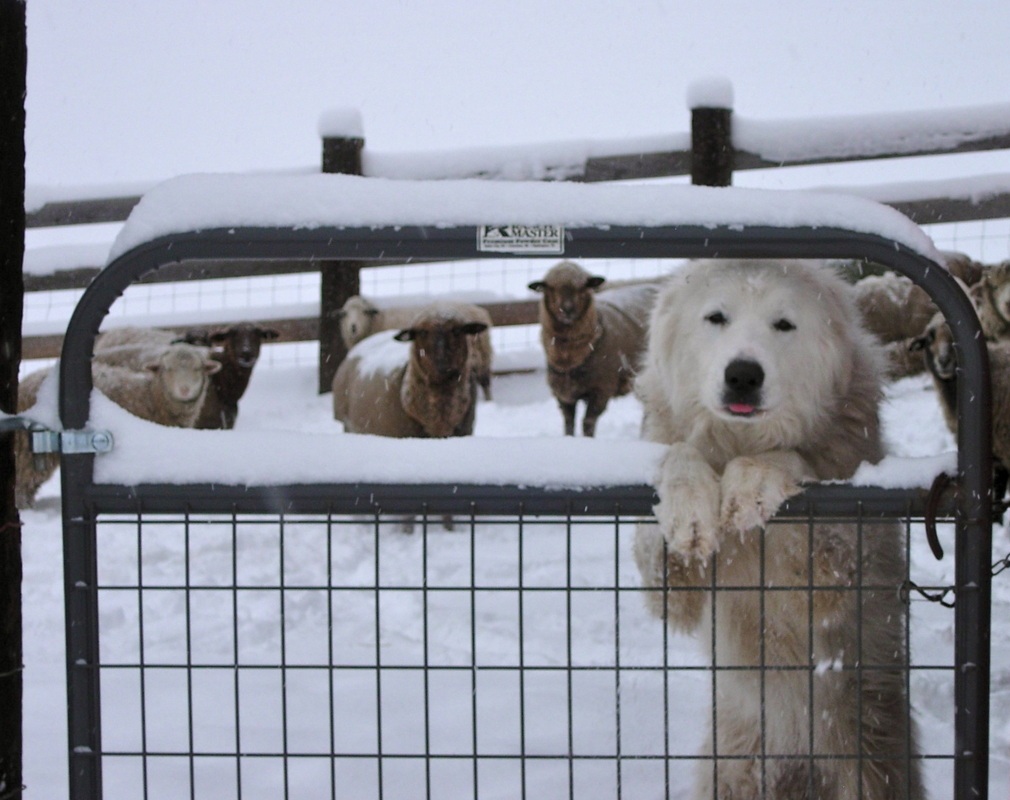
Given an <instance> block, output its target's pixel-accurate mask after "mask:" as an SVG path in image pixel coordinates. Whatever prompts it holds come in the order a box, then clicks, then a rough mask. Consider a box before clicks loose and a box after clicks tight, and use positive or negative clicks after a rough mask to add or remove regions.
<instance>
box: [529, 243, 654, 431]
mask: <svg viewBox="0 0 1010 800" xmlns="http://www.w3.org/2000/svg"><path fill="white" fill-rule="evenodd" d="M604 280H605V279H604V278H603V277H601V276H599V275H591V274H590V273H589V272H587V271H586V270H584V269H583V268H582V267H580V266H579V265H578V264H576V263H574V262H572V261H562V262H560V263H558V264H555V265H554V266H553V267H551V269H550V270H548V272H547V274H546V275H544V277H543V279H542V280H539V281H533V282H532V283H531V284H530V285H529V288H530V289H532V290H533V291H535V292H540V293H541V294H542V297H541V300H540V341H541V342H542V343H543V346H544V351H545V352H546V354H547V384H548V385H549V386H550V388H551V392H552V393H553V395H554V397H555V398H556V399H557V401H558V405H559V406H560V408H561V414H562V416H563V417H564V424H565V435H567V436H573V435H574V434H575V409H576V405H577V404H578V403H579V402H580V401H583V402H585V404H586V413H585V417H584V418H583V420H582V433H583V435H585V436H592V435H593V434H594V433H595V432H596V421H597V419H598V418H599V416H600V414H602V413H603V412H604V410H605V409H606V408H607V404H608V403H609V402H610V399H611V398H613V397H618V396H620V395H625V394H627V393H628V392H630V391H631V386H632V381H633V378H634V375H635V371H636V370H637V368H638V363H639V359H640V358H641V355H642V352H643V351H644V349H645V340H646V327H647V325H648V317H649V312H650V310H651V307H652V303H653V301H654V299H655V296H656V286H655V285H654V284H646V285H640V286H628V287H622V288H620V289H613V290H610V291H607V292H601V293H597V289H598V288H599V287H600V286H601V285H602V284H603V283H604Z"/></svg>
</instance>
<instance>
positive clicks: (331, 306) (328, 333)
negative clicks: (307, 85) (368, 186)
mask: <svg viewBox="0 0 1010 800" xmlns="http://www.w3.org/2000/svg"><path fill="white" fill-rule="evenodd" d="M322 138H323V172H330V173H340V174H342V175H360V174H361V151H362V149H364V146H365V140H364V138H362V137H360V136H329V135H326V134H325V133H324V135H323V137H322ZM360 292H361V268H360V265H359V264H358V262H356V261H324V262H322V264H320V290H319V394H325V393H326V392H329V391H330V390H331V388H332V385H333V376H334V375H335V374H336V372H337V367H339V366H340V362H341V361H343V360H344V357H345V356H346V355H347V348H346V347H345V346H344V341H343V339H341V338H340V321H339V320H338V319H337V314H338V313H339V311H340V309H341V307H342V306H343V305H344V302H345V301H346V300H347V298H349V297H352V296H353V295H356V294H360Z"/></svg>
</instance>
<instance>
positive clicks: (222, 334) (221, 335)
mask: <svg viewBox="0 0 1010 800" xmlns="http://www.w3.org/2000/svg"><path fill="white" fill-rule="evenodd" d="M208 338H209V339H210V340H211V342H213V343H214V344H217V343H219V342H223V341H224V340H225V339H227V338H228V331H214V333H212V334H211V335H210V336H209V337H208Z"/></svg>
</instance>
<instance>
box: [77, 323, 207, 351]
mask: <svg viewBox="0 0 1010 800" xmlns="http://www.w3.org/2000/svg"><path fill="white" fill-rule="evenodd" d="M178 342H185V343H186V344H195V345H199V346H201V347H210V333H209V331H207V329H206V328H190V329H189V330H187V331H185V332H184V333H181V334H180V333H177V332H176V331H170V330H165V329H164V328H141V327H136V326H126V327H123V328H113V329H112V330H108V331H105V332H104V333H100V334H98V336H97V338H96V339H95V352H96V353H97V352H98V351H100V350H110V349H112V348H115V347H126V346H139V345H147V346H150V347H163V346H165V345H169V344H176V343H178Z"/></svg>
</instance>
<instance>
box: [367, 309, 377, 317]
mask: <svg viewBox="0 0 1010 800" xmlns="http://www.w3.org/2000/svg"><path fill="white" fill-rule="evenodd" d="M378 313H379V309H377V308H366V309H365V316H367V317H374V316H375V315H376V314H378Z"/></svg>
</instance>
